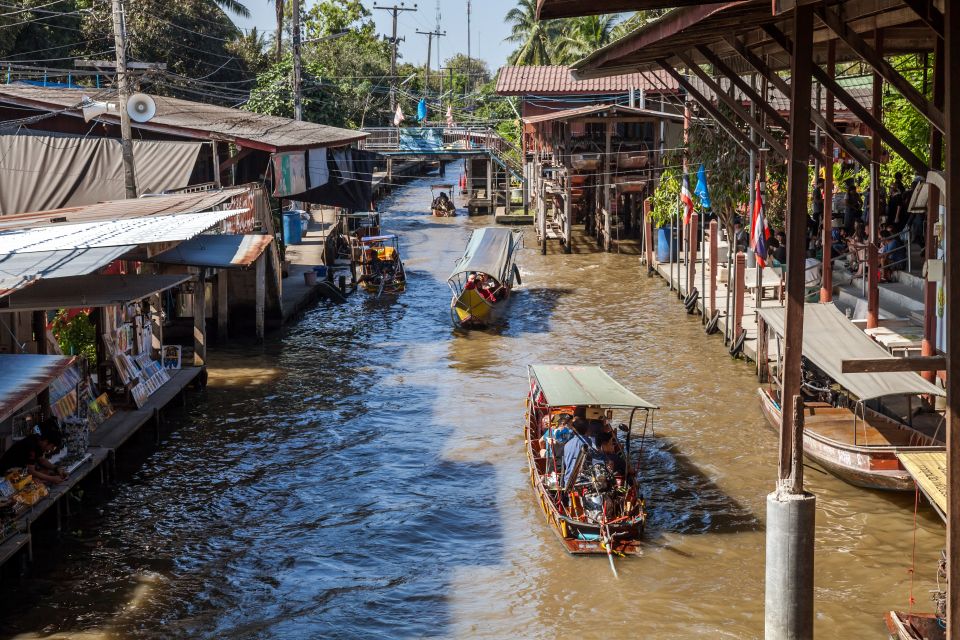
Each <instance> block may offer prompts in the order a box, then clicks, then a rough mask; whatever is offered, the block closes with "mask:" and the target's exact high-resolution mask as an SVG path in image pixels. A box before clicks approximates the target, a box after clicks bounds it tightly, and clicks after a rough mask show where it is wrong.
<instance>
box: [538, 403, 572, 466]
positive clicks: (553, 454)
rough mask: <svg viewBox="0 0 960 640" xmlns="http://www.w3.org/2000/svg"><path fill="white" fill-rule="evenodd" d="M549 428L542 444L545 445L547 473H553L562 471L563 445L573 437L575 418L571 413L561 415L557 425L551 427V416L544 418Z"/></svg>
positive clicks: (541, 440)
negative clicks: (572, 425)
mask: <svg viewBox="0 0 960 640" xmlns="http://www.w3.org/2000/svg"><path fill="white" fill-rule="evenodd" d="M544 419H545V421H546V422H547V425H548V426H547V427H546V428H545V429H544V430H543V435H542V436H540V442H541V443H543V455H544V457H545V458H546V469H547V473H553V472H555V471H559V470H560V464H559V463H560V461H561V460H562V458H563V445H565V444H566V443H567V441H568V440H570V438H572V437H573V428H572V427H571V424H572V423H573V416H571V415H570V414H569V413H561V414H560V415H559V416H558V417H557V421H556V425H555V426H553V425H551V424H550V423H551V420H550V417H549V416H544Z"/></svg>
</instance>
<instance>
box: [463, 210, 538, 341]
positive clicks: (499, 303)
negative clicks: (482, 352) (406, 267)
mask: <svg viewBox="0 0 960 640" xmlns="http://www.w3.org/2000/svg"><path fill="white" fill-rule="evenodd" d="M522 245H523V234H522V232H520V231H514V230H511V229H504V228H502V227H482V228H480V229H476V230H475V231H474V232H473V234H472V235H471V236H470V241H469V242H467V248H466V249H465V250H464V252H463V256H462V257H461V258H460V259H459V260H457V264H456V267H454V269H453V273H452V274H450V277H449V278H448V279H447V284H448V285H449V286H450V290H451V291H452V292H453V298H452V299H451V301H450V319H451V320H452V321H453V324H454V326H456V327H460V328H464V329H472V328H482V327H489V326H491V325H494V324H496V323H497V322H499V321H500V319H501V318H502V316H503V312H504V310H505V309H506V307H507V304H508V303H509V301H510V294H511V292H512V291H513V284H514V281H516V283H517V284H520V271H519V269H517V265H516V263H515V258H516V253H517V251H518V250H519V249H520V247H521V246H522Z"/></svg>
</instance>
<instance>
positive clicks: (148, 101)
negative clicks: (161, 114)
mask: <svg viewBox="0 0 960 640" xmlns="http://www.w3.org/2000/svg"><path fill="white" fill-rule="evenodd" d="M127 114H129V116H130V119H131V120H133V121H134V122H148V121H149V120H150V119H152V118H153V116H155V115H157V103H156V102H154V101H153V98H151V97H150V96H148V95H147V94H145V93H135V94H133V95H132V96H130V97H129V98H127Z"/></svg>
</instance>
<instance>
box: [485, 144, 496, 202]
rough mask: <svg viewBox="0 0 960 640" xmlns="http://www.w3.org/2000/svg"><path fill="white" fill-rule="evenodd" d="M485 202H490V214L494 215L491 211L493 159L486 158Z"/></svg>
mask: <svg viewBox="0 0 960 640" xmlns="http://www.w3.org/2000/svg"><path fill="white" fill-rule="evenodd" d="M486 196H487V200H489V201H490V213H496V211H494V209H493V158H492V157H490V158H487V193H486Z"/></svg>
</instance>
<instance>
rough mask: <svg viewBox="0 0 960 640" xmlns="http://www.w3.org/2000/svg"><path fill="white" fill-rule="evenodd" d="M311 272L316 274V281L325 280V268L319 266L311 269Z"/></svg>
mask: <svg viewBox="0 0 960 640" xmlns="http://www.w3.org/2000/svg"><path fill="white" fill-rule="evenodd" d="M313 272H314V273H316V274H317V280H326V279H327V267H326V266H324V265H320V266H318V267H314V268H313Z"/></svg>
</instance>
